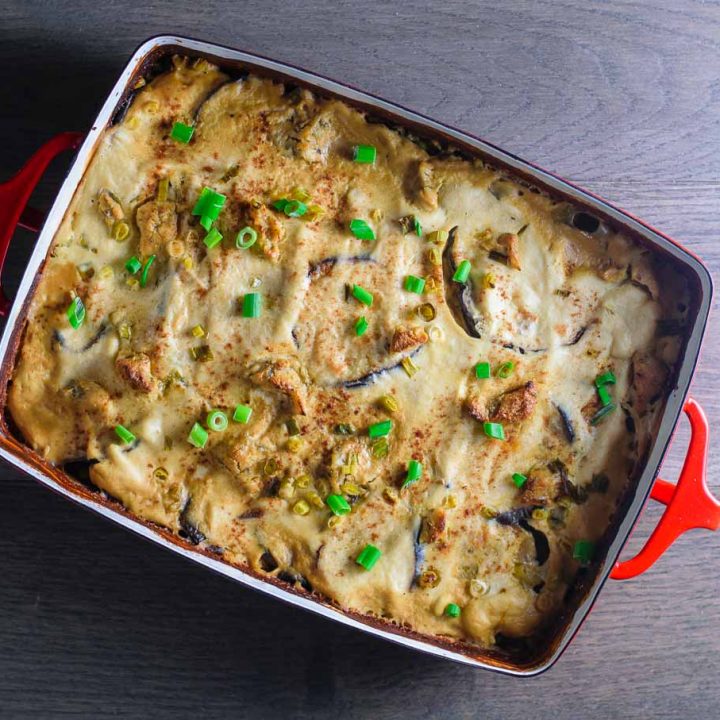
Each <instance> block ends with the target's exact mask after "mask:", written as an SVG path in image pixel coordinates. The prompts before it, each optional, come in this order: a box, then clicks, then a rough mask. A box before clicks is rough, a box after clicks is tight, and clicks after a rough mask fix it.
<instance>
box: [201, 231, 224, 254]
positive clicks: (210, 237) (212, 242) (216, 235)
mask: <svg viewBox="0 0 720 720" xmlns="http://www.w3.org/2000/svg"><path fill="white" fill-rule="evenodd" d="M222 239H223V236H222V233H221V232H220V231H219V230H218V229H217V228H210V232H209V233H208V234H207V235H206V236H205V238H204V240H203V242H204V243H205V246H206V247H207V249H208V250H212V248H214V247H215V246H216V245H218V244H219V243H221V242H222Z"/></svg>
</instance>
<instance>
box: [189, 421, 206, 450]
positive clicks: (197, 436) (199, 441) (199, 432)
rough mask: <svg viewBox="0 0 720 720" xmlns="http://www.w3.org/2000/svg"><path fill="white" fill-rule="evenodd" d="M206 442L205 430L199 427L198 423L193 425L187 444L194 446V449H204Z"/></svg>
mask: <svg viewBox="0 0 720 720" xmlns="http://www.w3.org/2000/svg"><path fill="white" fill-rule="evenodd" d="M207 441H208V434H207V430H205V428H204V427H203V426H202V425H200V424H199V423H195V424H194V425H193V426H192V430H191V431H190V434H189V435H188V442H189V443H190V444H191V445H194V446H195V447H196V448H204V447H205V445H206V443H207Z"/></svg>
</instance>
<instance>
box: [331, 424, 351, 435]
mask: <svg viewBox="0 0 720 720" xmlns="http://www.w3.org/2000/svg"><path fill="white" fill-rule="evenodd" d="M333 432H335V434H336V435H352V434H353V433H354V432H355V428H354V427H353V426H352V424H351V423H338V424H337V425H336V426H335V430H334V431H333Z"/></svg>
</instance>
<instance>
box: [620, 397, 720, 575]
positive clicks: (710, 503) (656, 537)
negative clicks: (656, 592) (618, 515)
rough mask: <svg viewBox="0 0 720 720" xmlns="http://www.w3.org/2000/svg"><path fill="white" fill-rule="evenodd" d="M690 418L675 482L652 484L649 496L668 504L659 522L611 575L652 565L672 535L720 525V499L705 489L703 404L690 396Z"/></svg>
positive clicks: (636, 571)
mask: <svg viewBox="0 0 720 720" xmlns="http://www.w3.org/2000/svg"><path fill="white" fill-rule="evenodd" d="M683 409H684V410H685V414H686V415H687V416H688V419H689V420H690V432H691V435H690V446H689V447H688V452H687V455H686V457H685V464H684V465H683V469H682V471H681V473H680V479H679V480H678V482H677V485H673V484H672V483H669V482H666V481H665V480H660V479H659V478H658V479H657V480H656V481H655V485H653V489H652V492H651V494H650V497H651V498H652V499H653V500H657V501H658V502H661V503H663V504H664V505H667V509H666V510H665V512H664V513H663V516H662V517H661V518H660V522H659V523H658V524H657V527H656V528H655V530H654V531H653V533H652V535H650V537H649V538H648V540H647V542H646V543H645V547H643V549H642V550H641V551H640V552H639V553H638V554H637V555H636V556H635V557H634V558H632V559H631V560H626V561H625V562H617V563H615V567H614V568H613V571H612V572H611V573H610V577H612V578H614V579H615V580H627V579H628V578H632V577H635V576H636V575H640V573H643V572H645V570H647V569H648V568H649V567H651V566H652V565H653V564H654V563H655V561H656V560H657V559H658V558H659V557H660V556H661V555H662V554H663V553H664V552H665V550H667V549H668V548H669V547H670V545H672V543H673V542H674V541H675V539H676V538H677V537H678V536H679V535H682V533H684V532H685V531H686V530H692V529H693V528H707V529H708V530H717V529H718V528H720V502H718V501H717V500H716V499H715V498H714V497H713V496H712V495H711V494H710V490H708V486H707V481H706V479H705V475H706V473H705V468H706V464H707V449H708V421H707V418H706V417H705V413H704V412H703V410H702V408H701V407H700V406H699V405H698V404H697V403H696V402H695V401H694V400H693V399H691V398H688V400H687V402H686V403H685V407H684V408H683Z"/></svg>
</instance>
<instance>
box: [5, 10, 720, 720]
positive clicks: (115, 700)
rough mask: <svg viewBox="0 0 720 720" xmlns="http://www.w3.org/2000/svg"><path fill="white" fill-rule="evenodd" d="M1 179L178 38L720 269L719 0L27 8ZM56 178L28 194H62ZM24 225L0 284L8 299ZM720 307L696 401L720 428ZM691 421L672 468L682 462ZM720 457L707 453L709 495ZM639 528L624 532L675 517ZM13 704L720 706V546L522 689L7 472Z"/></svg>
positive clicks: (304, 711) (692, 538) (654, 713)
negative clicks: (617, 209) (269, 61)
mask: <svg viewBox="0 0 720 720" xmlns="http://www.w3.org/2000/svg"><path fill="white" fill-rule="evenodd" d="M0 17H2V19H1V20H0V63H1V67H2V68H3V70H4V72H3V82H2V85H0V136H1V137H2V138H3V139H4V142H3V143H2V144H0V177H2V176H7V175H9V174H10V173H11V172H12V171H13V170H14V169H15V168H17V167H18V165H19V164H20V163H21V162H22V160H23V159H24V158H25V157H26V156H27V155H28V154H29V153H30V152H31V151H32V150H33V149H34V148H35V147H36V146H37V145H38V144H39V143H40V142H42V141H43V140H45V139H47V138H48V137H49V136H50V135H52V134H53V133H55V132H57V131H59V130H66V129H78V130H82V129H84V128H87V127H88V126H89V124H90V122H91V121H92V119H93V117H94V114H95V112H96V111H97V109H98V106H99V103H100V101H101V100H102V99H103V97H104V95H105V93H106V92H107V91H108V90H109V88H110V86H111V84H112V83H113V82H114V80H115V77H116V75H117V73H118V72H119V70H120V69H121V67H122V65H123V63H124V62H125V60H126V59H127V57H128V56H129V55H130V53H131V51H132V50H133V48H134V47H135V46H136V45H137V44H138V43H139V42H140V41H142V40H143V39H144V38H146V37H147V36H149V35H151V34H156V33H161V32H170V31H177V32H181V33H186V34H190V35H195V36H199V37H203V38H207V39H211V40H215V41H218V42H222V43H226V44H229V45H234V46H237V47H242V48H247V49H249V50H253V51H256V52H260V53H262V54H266V55H270V56H273V57H277V58H278V59H282V60H286V61H289V62H292V63H295V64H298V65H301V66H305V67H308V68H309V69H312V70H315V71H318V72H321V73H323V74H327V75H330V76H332V77H337V78H340V79H343V80H347V81H348V82H350V83H353V84H355V85H357V86H359V87H362V88H364V89H367V90H369V91H371V92H374V93H377V94H379V95H383V96H386V97H388V98H390V99H392V100H394V101H397V102H399V103H401V104H404V105H407V106H409V107H411V108H413V109H417V110H420V111H421V112H425V113H428V114H430V115H433V116H435V117H437V118H438V119H440V120H444V121H446V122H449V123H451V124H453V125H456V126H458V127H461V128H463V129H466V130H469V131H471V132H474V133H476V134H479V135H481V136H483V137H485V138H487V139H488V140H490V141H492V142H494V143H497V144H499V145H501V146H503V147H505V148H507V149H508V150H511V151H513V152H516V153H518V154H519V155H521V156H524V157H526V158H527V159H528V160H532V161H534V162H537V163H539V164H541V165H544V166H546V167H548V168H549V169H552V170H554V171H556V172H558V173H559V174H561V175H565V176H567V177H568V178H570V179H572V180H574V181H577V182H580V183H581V184H584V185H586V186H587V187H588V188H589V189H591V190H593V191H595V192H598V193H600V194H602V195H605V196H606V197H608V198H609V199H610V200H612V201H614V202H616V203H618V204H620V205H621V206H623V207H625V208H627V209H628V210H630V211H632V212H633V213H635V214H637V215H639V216H641V217H644V218H646V219H647V220H648V221H650V222H651V223H652V224H654V225H655V226H657V227H659V228H661V229H663V230H664V231H666V232H668V233H670V234H671V235H673V236H675V237H677V238H678V239H679V240H681V241H683V242H685V243H686V244H687V245H688V246H689V247H690V248H692V249H693V250H694V251H695V252H697V253H698V254H699V255H701V256H702V257H703V258H704V260H705V261H706V262H707V264H708V265H709V267H710V268H711V269H712V270H713V271H717V270H718V269H720V245H718V242H717V236H718V216H719V215H720V192H719V191H720V123H719V121H718V118H720V84H719V82H720V81H719V80H718V78H720V5H718V3H716V2H681V1H678V0H664V1H663V0H654V1H653V2H639V1H638V2H624V1H623V0H612V1H608V2H587V1H586V0H582V1H581V0H572V1H571V0H566V1H564V2H543V3H539V2H532V1H530V0H527V1H524V2H513V3H498V2H492V3H491V2H477V1H473V0H465V1H463V2H460V1H453V0H446V2H443V3H431V2H426V1H424V0H416V2H413V3H407V4H402V5H401V4H400V3H382V4H381V3H367V2H366V3H353V2H349V1H348V0H341V1H340V2H338V1H333V0H309V1H308V2H305V3H290V2H284V3H283V2H268V1H266V2H232V1H231V0H227V2H212V1H209V0H206V1H205V2H203V3H196V2H182V1H180V0H175V2H172V3H167V4H165V3H152V4H150V5H149V6H148V4H146V3H143V4H138V5H135V6H133V5H132V4H130V3H128V2H116V1H111V0H106V2H103V3H100V2H87V0H83V1H82V2H79V1H78V0H75V1H74V2H70V1H69V0H56V1H55V2H53V3H41V2H34V3H30V2H27V1H22V2H21V1H20V0H10V1H9V2H8V1H7V0H6V2H5V3H4V4H3V7H2V15H1V16H0ZM62 170H63V163H62V161H60V162H58V163H57V164H56V165H55V166H53V168H52V169H51V171H50V173H49V175H48V179H47V181H46V182H44V183H43V185H42V186H41V188H40V189H39V190H38V192H37V193H36V197H35V199H34V200H35V202H36V203H37V204H39V205H41V206H43V205H44V206H47V205H48V203H49V201H50V199H51V197H52V194H53V192H54V191H55V190H56V188H57V183H58V181H59V179H60V177H61V173H62ZM31 242H32V237H31V236H30V235H29V234H27V233H23V232H20V233H18V234H17V238H16V243H15V247H14V248H13V252H12V254H11V258H10V263H9V267H8V268H7V270H6V272H5V274H4V276H5V280H6V282H7V285H8V287H9V288H10V289H11V290H12V289H13V288H14V287H16V285H17V282H18V279H19V275H20V273H21V271H22V267H23V263H24V261H25V257H26V254H27V248H28V246H29V245H30V244H31ZM718 322H719V321H718V319H717V313H715V315H714V317H713V318H712V320H711V323H710V326H709V328H708V337H707V340H706V343H705V349H704V353H703V356H702V362H701V365H700V367H699V369H698V372H697V375H696V378H695V381H694V386H693V393H694V395H695V396H696V397H697V398H698V399H699V400H700V401H701V402H702V404H703V405H704V407H705V409H706V410H707V412H708V415H709V416H710V419H711V423H712V424H713V425H714V426H715V427H717V426H718V424H719V423H720V342H718V340H717V337H718ZM686 442H687V431H686V428H685V427H684V426H683V427H681V429H680V431H679V432H678V435H677V438H676V440H675V443H674V445H673V447H672V449H671V452H670V455H669V457H668V460H667V462H666V465H665V468H664V474H665V476H666V477H668V479H674V477H675V475H676V474H677V472H678V470H679V467H680V464H681V462H682V457H683V452H684V447H685V444H686ZM719 462H720V445H719V444H718V443H715V445H714V446H713V447H711V450H710V468H711V477H710V481H711V484H712V485H713V486H714V488H715V489H716V490H719V489H720V486H719V485H718V476H717V473H716V472H715V471H714V468H716V467H717V466H718V463H719ZM657 518H658V511H657V509H655V508H653V509H649V510H648V511H647V512H646V513H645V514H644V516H643V518H642V520H641V522H640V524H639V527H638V529H637V531H636V534H635V535H636V536H635V537H634V538H633V540H632V543H631V544H632V546H633V547H638V545H639V543H640V542H641V540H642V538H644V537H646V536H647V534H648V533H649V531H650V530H651V528H652V527H653V524H654V523H655V522H656V521H657ZM0 522H1V527H2V533H0V571H1V572H2V580H1V581H0V716H1V717H3V718H5V717H7V718H16V717H17V718H46V717H87V718H98V717H105V716H119V717H138V718H140V717H142V718H146V717H153V718H190V717H192V718H210V717H235V718H241V717H283V718H337V717H341V718H365V717H367V718H374V719H376V720H380V719H382V718H395V717H408V718H414V717H418V718H421V717H422V718H425V717H441V718H474V717H486V718H503V719H504V720H514V719H515V718H523V720H525V719H526V718H528V717H553V718H556V719H557V720H564V719H565V718H573V719H574V718H577V717H581V718H583V719H590V718H608V717H633V718H677V717H684V718H688V719H694V718H698V719H699V718H702V719H703V720H706V719H709V718H716V717H718V713H719V712H720V711H718V707H720V684H719V683H718V681H717V670H718V667H719V663H718V658H719V657H720V592H719V591H720V581H719V580H718V578H719V577H720V561H719V560H718V556H719V555H720V553H718V549H719V547H720V545H719V544H718V541H719V538H718V537H716V536H713V535H711V534H710V533H707V532H704V533H703V532H695V533H691V534H690V535H688V536H686V537H685V538H683V539H681V540H680V541H679V542H678V543H677V544H676V545H675V546H674V547H673V548H672V549H671V551H670V552H669V553H668V554H667V556H666V557H664V558H663V559H662V560H661V561H660V562H659V563H658V564H657V566H656V567H655V568H653V569H652V570H651V571H650V572H648V573H647V574H646V575H645V576H643V577H642V578H640V579H638V580H635V581H631V582H627V583H623V584H619V583H610V584H608V586H606V588H605V590H604V591H603V593H602V595H601V597H600V600H599V602H598V604H597V606H596V609H595V610H594V611H593V613H592V614H591V616H590V618H589V620H588V621H587V622H586V623H585V625H584V626H583V628H582V630H581V631H580V634H579V636H578V637H577V638H576V640H575V641H574V642H573V644H572V645H571V647H570V649H569V650H568V652H567V653H566V654H565V655H564V657H563V658H562V659H561V661H560V662H559V663H558V665H557V666H556V667H555V668H554V669H553V670H551V671H550V672H548V673H546V674H545V675H543V676H542V677H540V678H537V679H533V680H527V681H520V680H514V679H512V678H506V677H500V676H496V675H493V674H490V673H487V672H481V671H475V670H472V669H468V668H464V667H460V666H455V665H451V664H448V663H445V662H441V661H439V660H436V659H432V658H427V657H424V656H420V655H417V654H413V653H410V652H409V651H407V650H404V649H402V648H399V647H395V646H393V645H390V644H387V643H382V642H380V641H378V640H375V639H371V638H368V637H365V636H363V635H360V634H358V633H355V632H351V631H349V630H347V629H344V628H342V627H338V626H336V625H334V624H330V623H329V622H326V621H324V620H321V619H319V618H316V617H314V616H312V615H310V614H306V613H302V612H301V611H299V610H297V609H294V608H290V607H286V606H284V605H282V604H280V603H278V602H277V601H274V600H269V599H267V598H265V597H262V596H260V595H258V594H255V593H252V592H250V591H248V590H245V589H243V588H240V587H238V586H236V585H234V584H232V583H231V582H229V581H227V580H225V579H222V578H219V577H216V576H213V575H210V574H208V573H207V572H205V571H203V570H201V569H200V568H198V567H195V566H193V565H192V564H189V563H186V562H184V561H182V560H181V559H179V558H177V557H175V556H172V555H170V554H168V553H166V552H164V551H162V550H160V549H158V548H156V547H154V546H152V545H149V544H147V543H144V542H142V541H141V540H139V539H137V538H135V537H133V536H131V535H129V534H127V533H125V532H124V531H122V530H120V529H118V528H116V527H114V526H113V525H110V524H108V523H105V522H103V521H102V520H100V519H98V518H96V517H94V516H92V515H90V514H89V513H87V512H86V511H83V510H81V509H79V508H77V507H74V506H73V505H71V504H69V503H67V502H65V501H63V500H61V499H59V498H57V497H54V496H52V495H51V494H49V493H48V492H47V491H45V490H43V489H42V488H40V487H39V486H36V485H35V484H34V483H33V482H32V481H30V480H28V479H27V478H25V477H22V476H20V475H19V474H18V473H16V472H15V471H13V470H10V469H8V468H7V467H4V466H3V467H2V468H0Z"/></svg>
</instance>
